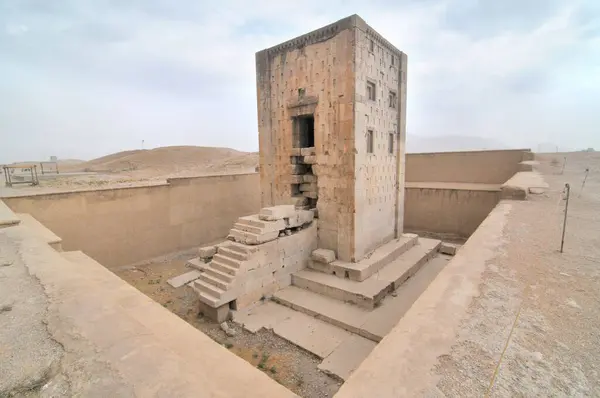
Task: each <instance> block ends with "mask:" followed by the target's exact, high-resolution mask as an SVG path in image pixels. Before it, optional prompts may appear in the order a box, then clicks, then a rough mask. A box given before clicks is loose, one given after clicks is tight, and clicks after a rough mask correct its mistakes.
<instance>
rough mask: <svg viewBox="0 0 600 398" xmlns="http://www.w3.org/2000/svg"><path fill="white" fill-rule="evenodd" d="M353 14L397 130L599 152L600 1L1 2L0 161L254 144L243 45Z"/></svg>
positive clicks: (250, 74) (251, 80) (251, 147)
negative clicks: (385, 78) (375, 43)
mask: <svg viewBox="0 0 600 398" xmlns="http://www.w3.org/2000/svg"><path fill="white" fill-rule="evenodd" d="M354 13H357V14H359V15H360V16H361V17H363V18H364V19H365V20H366V21H367V23H369V24H370V25H371V26H373V27H374V28H375V29H376V30H377V31H379V32H380V33H381V34H382V35H383V36H384V37H386V38H387V39H388V40H389V41H390V42H392V43H393V44H395V45H396V47H398V48H399V49H400V50H402V51H404V52H406V53H407V54H408V60H409V71H408V74H409V78H408V117H407V120H408V132H409V134H412V135H419V136H439V135H453V136H456V135H459V136H460V135H463V136H478V137H483V138H488V139H493V140H496V141H499V142H503V143H505V144H506V145H509V146H514V147H532V148H533V149H536V147H537V145H538V144H540V143H552V144H555V145H559V146H560V147H562V148H573V149H579V148H584V147H596V149H600V1H599V0H585V1H579V0H479V1H477V0H455V1H453V0H386V1H383V0H381V1H377V0H375V1H374V0H371V1H370V2H367V1H364V0H361V1H354V0H330V1H323V0H303V1H287V0H258V1H257V0H255V1H242V0H239V1H236V0H231V1H230V0H219V1H199V0H179V1H171V0H93V1H92V0H0V136H1V137H0V138H1V140H0V162H2V161H4V162H9V161H15V160H35V159H43V158H47V157H48V156H50V155H57V156H59V157H61V158H80V159H89V158H93V157H97V156H100V155H103V154H107V153H111V152H116V151H120V150H126V149H135V148H139V147H140V146H141V141H142V140H145V146H146V147H147V148H148V147H156V146H164V145H203V146H227V147H232V148H236V149H239V150H246V151H255V150H257V149H258V139H257V128H256V104H255V102H256V88H255V72H254V53H255V52H256V51H259V50H262V49H263V48H266V47H270V46H273V45H275V44H278V43H279V42H282V41H284V40H287V39H290V38H292V37H295V36H298V35H300V34H303V33H306V32H308V31H310V30H313V29H316V28H319V27H320V26H322V25H325V24H328V23H331V22H333V21H336V20H338V19H340V18H343V17H346V16H348V15H351V14H354Z"/></svg>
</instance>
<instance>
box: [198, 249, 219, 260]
mask: <svg viewBox="0 0 600 398" xmlns="http://www.w3.org/2000/svg"><path fill="white" fill-rule="evenodd" d="M215 254H217V246H204V247H201V248H199V249H198V255H199V256H200V258H203V259H204V258H211V257H212V256H214V255H215Z"/></svg>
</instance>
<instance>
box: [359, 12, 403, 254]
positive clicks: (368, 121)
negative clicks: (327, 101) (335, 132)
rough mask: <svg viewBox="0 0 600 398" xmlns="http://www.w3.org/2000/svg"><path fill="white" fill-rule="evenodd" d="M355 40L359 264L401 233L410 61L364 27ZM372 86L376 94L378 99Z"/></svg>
mask: <svg viewBox="0 0 600 398" xmlns="http://www.w3.org/2000/svg"><path fill="white" fill-rule="evenodd" d="M355 34H356V69H355V73H356V94H355V98H356V104H355V117H354V119H355V137H356V156H355V172H356V183H355V184H356V185H355V206H356V216H355V230H356V235H355V252H354V258H355V260H360V259H361V258H362V257H363V256H364V255H365V254H368V253H369V252H370V251H372V250H374V249H375V248H377V247H378V246H379V245H381V244H382V243H384V242H386V241H388V240H390V239H392V238H393V237H394V236H395V235H396V234H400V233H402V224H403V222H402V217H403V206H402V203H403V201H404V199H403V198H404V147H405V145H404V144H405V137H406V133H405V131H406V129H405V125H406V117H405V112H406V85H405V79H406V66H407V59H406V55H405V54H403V53H402V52H400V51H398V50H397V49H396V48H395V47H393V46H392V45H390V44H389V43H388V42H387V41H386V40H385V39H383V38H382V37H381V36H379V35H378V34H377V33H376V32H375V31H374V30H372V29H371V28H370V27H368V26H367V25H366V24H364V23H363V24H357V29H356V31H355ZM367 86H371V88H373V87H374V88H375V98H374V99H373V98H369V92H368V88H367ZM391 96H392V97H393V98H390V97H391ZM369 140H371V142H370V143H369V142H368V141H369ZM369 150H371V152H369Z"/></svg>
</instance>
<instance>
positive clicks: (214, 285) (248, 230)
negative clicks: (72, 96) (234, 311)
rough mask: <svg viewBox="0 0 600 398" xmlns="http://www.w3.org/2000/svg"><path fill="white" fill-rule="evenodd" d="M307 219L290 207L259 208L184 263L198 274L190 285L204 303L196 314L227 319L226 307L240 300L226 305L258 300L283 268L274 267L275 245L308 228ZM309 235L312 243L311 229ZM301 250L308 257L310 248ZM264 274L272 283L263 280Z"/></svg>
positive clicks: (309, 220)
mask: <svg viewBox="0 0 600 398" xmlns="http://www.w3.org/2000/svg"><path fill="white" fill-rule="evenodd" d="M313 218H314V213H313V212H312V211H309V210H298V209H295V208H294V206H293V205H282V206H275V207H268V208H263V209H261V211H260V213H259V214H254V215H250V216H244V217H240V218H238V220H237V221H236V223H235V224H234V225H233V228H232V229H231V230H230V231H229V235H228V237H227V239H228V240H226V241H224V242H222V243H219V244H217V245H215V246H208V247H203V248H200V249H199V255H200V256H199V257H198V258H196V259H192V260H190V261H189V262H188V266H189V267H191V268H195V269H198V270H199V271H201V274H200V276H199V277H198V279H196V280H194V281H193V282H191V283H190V286H191V287H192V288H193V289H194V290H195V291H196V293H197V294H198V297H199V299H200V302H201V303H202V304H204V305H201V307H202V309H201V311H203V312H206V315H208V316H209V318H212V319H214V320H218V321H223V320H225V319H226V318H227V316H228V310H229V306H227V304H228V303H232V302H233V301H234V300H237V299H238V298H239V297H242V303H240V302H239V301H240V300H237V301H236V302H235V303H233V304H230V306H231V307H232V308H237V307H238V306H239V307H244V306H246V305H248V304H249V301H252V299H253V294H254V295H257V294H258V298H260V297H261V296H262V293H261V291H267V290H268V289H271V288H274V285H275V284H276V283H278V282H277V280H276V277H279V276H280V275H279V269H281V268H284V267H283V266H279V265H278V261H279V257H280V255H282V254H285V253H284V251H283V252H282V251H280V250H279V249H278V246H277V242H275V241H276V240H277V239H278V238H287V237H290V239H294V238H295V237H298V236H300V235H302V233H299V232H301V231H303V230H304V231H306V229H310V228H308V226H309V225H311V224H312V221H313ZM305 228H306V229H305ZM313 232H314V236H315V239H316V229H315V228H313ZM296 233H299V234H296ZM304 249H306V250H308V251H307V253H306V258H308V257H309V255H310V251H311V250H313V249H314V247H313V248H312V249H310V248H309V247H308V246H307V247H305V248H304ZM267 268H269V269H268V270H266V269H267ZM270 268H278V269H276V270H275V269H274V270H271V269H270ZM259 269H260V270H261V271H262V273H261V272H260V271H258V270H259ZM267 271H269V272H268V274H269V275H272V276H273V278H272V279H273V280H271V281H266V280H265V276H266V274H267ZM257 274H260V275H257ZM259 278H262V279H259ZM288 279H289V275H288ZM269 282H270V283H269ZM287 284H289V282H288V283H287ZM266 285H272V286H266Z"/></svg>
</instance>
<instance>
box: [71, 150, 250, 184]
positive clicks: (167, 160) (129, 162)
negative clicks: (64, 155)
mask: <svg viewBox="0 0 600 398" xmlns="http://www.w3.org/2000/svg"><path fill="white" fill-rule="evenodd" d="M257 164H258V154H256V153H247V152H240V151H236V150H234V149H230V148H213V147H197V146H171V147H161V148H155V149H148V150H143V149H139V150H133V151H124V152H117V153H113V154H110V155H106V156H102V157H100V158H97V159H93V160H90V161H87V162H83V163H79V164H76V165H73V166H69V167H64V168H63V169H64V170H65V171H70V172H76V171H80V172H96V173H106V174H125V175H128V176H130V177H138V178H157V177H161V178H167V177H174V176H183V175H201V174H213V173H232V172H248V171H254V167H255V166H256V165H257Z"/></svg>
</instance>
